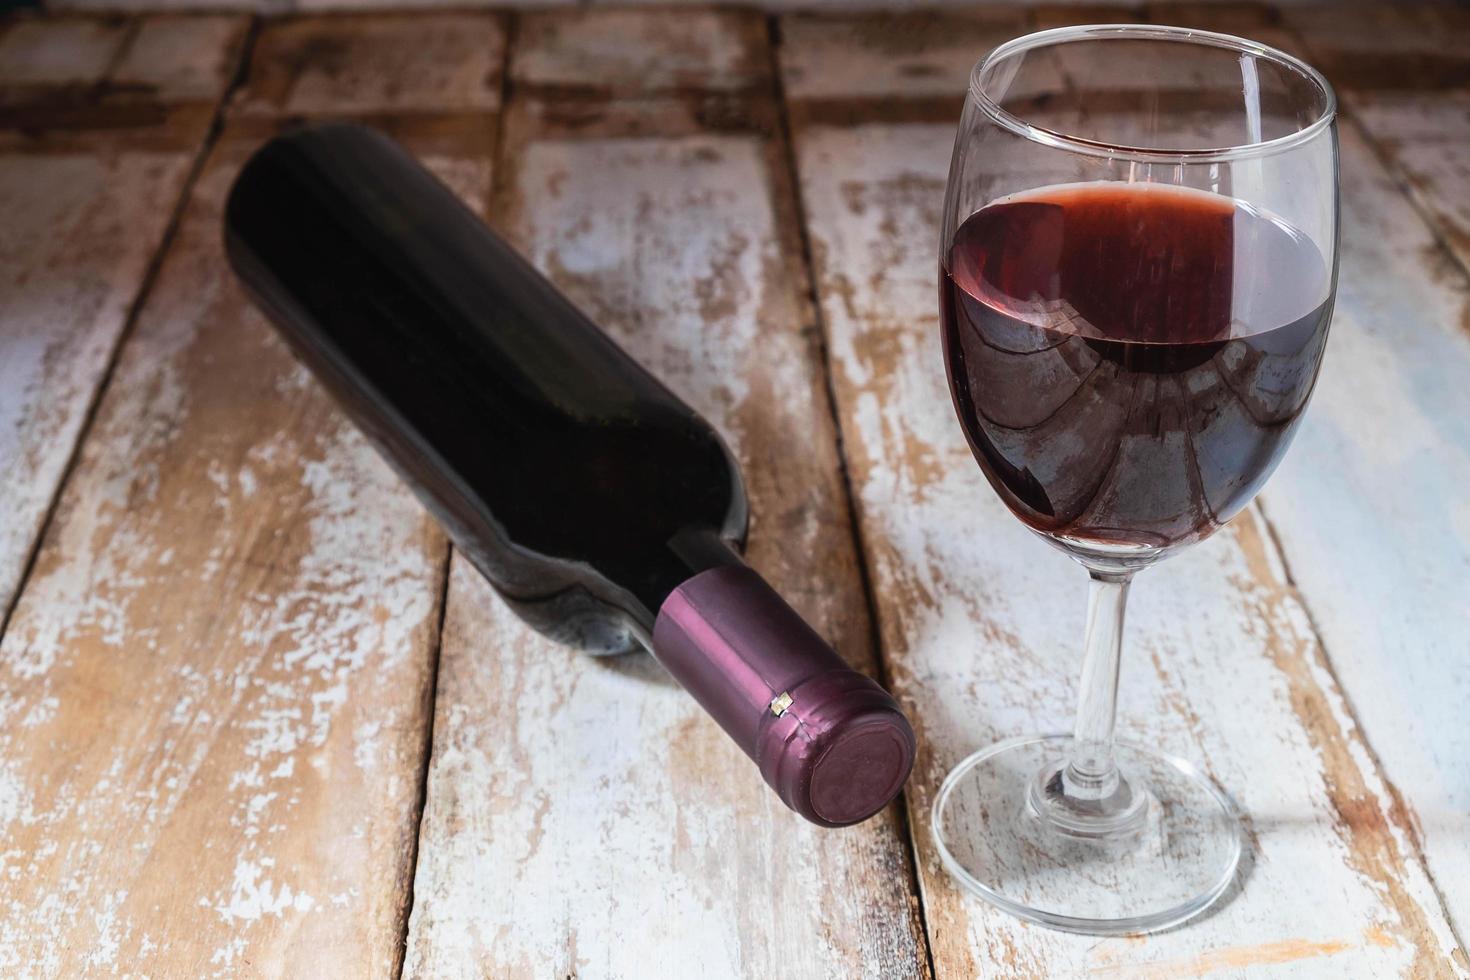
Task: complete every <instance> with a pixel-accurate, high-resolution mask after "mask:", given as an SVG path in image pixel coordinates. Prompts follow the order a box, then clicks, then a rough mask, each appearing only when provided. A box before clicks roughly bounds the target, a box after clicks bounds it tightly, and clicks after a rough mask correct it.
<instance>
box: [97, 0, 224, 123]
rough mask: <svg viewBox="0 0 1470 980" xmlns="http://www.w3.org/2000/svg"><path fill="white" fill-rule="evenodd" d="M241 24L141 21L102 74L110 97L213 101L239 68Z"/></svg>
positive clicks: (192, 18) (173, 18)
mask: <svg viewBox="0 0 1470 980" xmlns="http://www.w3.org/2000/svg"><path fill="white" fill-rule="evenodd" d="M246 26H247V21H246V20H245V18H243V17H232V16H227V15H221V14H155V15H153V16H149V17H144V18H141V19H140V20H139V21H138V26H137V29H136V30H135V31H134V33H133V35H132V37H131V38H130V39H129V41H128V44H127V45H126V46H125V47H124V48H123V51H122V54H121V56H120V57H119V59H118V61H117V63H116V64H115V65H114V66H113V69H112V72H111V74H110V75H109V76H108V86H109V88H110V89H111V93H110V94H113V95H115V96H121V95H126V96H128V97H130V98H146V99H149V100H152V101H156V102H165V103H172V102H187V101H191V100H196V99H209V98H215V97H217V96H218V95H219V94H220V93H221V92H223V91H224V90H225V87H226V86H227V85H228V84H229V82H230V79H231V77H232V76H233V75H234V73H235V70H236V68H237V67H238V66H239V63H240V56H241V45H243V44H244V41H245V29H246Z"/></svg>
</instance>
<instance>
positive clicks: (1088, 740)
mask: <svg viewBox="0 0 1470 980" xmlns="http://www.w3.org/2000/svg"><path fill="white" fill-rule="evenodd" d="M1091 575H1092V581H1091V584H1090V585H1089V587H1088V594H1087V639H1086V641H1085V642H1086V649H1085V653H1084V654H1083V658H1082V691H1081V694H1080V696H1079V697H1078V699H1077V724H1076V727H1075V728H1074V729H1073V731H1072V735H1073V739H1074V743H1073V744H1074V748H1073V753H1072V758H1071V759H1070V760H1069V761H1068V763H1067V768H1066V770H1065V772H1064V773H1063V776H1062V778H1063V781H1064V782H1065V784H1066V787H1067V792H1068V795H1075V796H1077V797H1080V798H1083V799H1089V798H1090V799H1099V798H1102V797H1107V796H1110V795H1112V793H1113V792H1114V791H1115V790H1116V789H1117V787H1118V767H1117V765H1116V764H1115V763H1114V761H1113V722H1114V715H1115V713H1116V711H1117V707H1118V665H1119V661H1120V658H1121V654H1122V652H1123V612H1124V609H1125V608H1126V606H1127V604H1128V586H1129V584H1130V583H1131V582H1132V581H1133V573H1132V572H1101V571H1096V570H1093V571H1092V572H1091Z"/></svg>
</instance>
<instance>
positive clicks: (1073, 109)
mask: <svg viewBox="0 0 1470 980" xmlns="http://www.w3.org/2000/svg"><path fill="white" fill-rule="evenodd" d="M1335 116H1336V100H1335V97H1334V95H1333V92H1332V89H1331V88H1330V86H1329V85H1328V84H1327V82H1326V81H1325V80H1324V79H1323V78H1322V76H1321V75H1320V74H1319V73H1318V72H1317V71H1315V70H1314V69H1312V68H1311V67H1310V66H1308V65H1306V64H1304V63H1303V62H1301V61H1300V60H1298V59H1296V58H1294V57H1292V56H1290V55H1287V54H1285V53H1283V52H1280V51H1277V50H1274V49H1272V48H1269V47H1266V46H1264V45H1261V44H1258V43H1255V42H1253V41H1248V40H1245V39H1242V38H1237V37H1231V36H1228V35H1224V34H1215V33H1209V32H1204V31H1193V30H1186V29H1182V28H1173V27H1157V26H1125V25H1100V26H1089V27H1073V28H1064V29H1060V30H1052V31H1043V32H1041V33H1038V34H1032V35H1029V36H1027V37H1022V38H1019V39H1017V40H1014V41H1011V42H1009V43H1007V44H1005V45H1003V46H1001V47H999V48H997V49H996V50H995V51H994V52H992V53H991V54H990V55H989V56H988V57H986V58H985V59H984V60H983V61H981V62H980V64H978V65H977V66H976V67H975V70H974V72H973V73H972V75H971V79H970V90H969V94H968V97H967V99H966V102H965V107H964V111H963V115H962V116H961V118H960V124H959V131H958V134H957V136H956V139H955V148H954V156H953V158H952V161H951V164H950V173H949V184H948V189H947V191H946V195H945V202H944V214H943V217H944V225H943V236H942V240H941V242H940V275H939V294H940V309H941V319H942V323H943V346H944V356H945V363H946V369H947V371H948V377H949V385H950V391H951V393H952V395H953V399H954V406H955V411H956V413H957V414H958V416H959V421H960V425H961V426H962V428H963V429H964V433H965V437H966V439H967V440H968V442H969V445H970V448H971V450H972V451H973V453H974V456H975V459H976V461H977V462H978V463H979V464H980V468H981V470H982V471H983V472H984V474H985V476H986V478H987V479H988V480H989V482H990V485H991V487H992V488H994V491H995V492H996V493H997V494H998V495H999V496H1000V498H1001V499H1002V500H1003V501H1004V502H1005V504H1006V506H1007V507H1008V508H1009V509H1010V510H1011V512H1012V513H1013V514H1014V515H1015V516H1016V517H1017V518H1018V519H1019V520H1021V521H1022V522H1023V523H1024V524H1025V525H1026V526H1027V527H1029V528H1030V529H1031V530H1032V531H1034V532H1035V533H1036V534H1037V535H1038V536H1039V537H1040V538H1041V539H1043V540H1044V541H1046V542H1048V543H1049V544H1051V545H1053V546H1055V547H1056V548H1059V549H1061V550H1062V551H1063V552H1065V553H1066V554H1067V555H1069V556H1071V557H1072V558H1074V559H1075V560H1076V561H1078V562H1079V563H1080V564H1081V565H1082V566H1083V567H1084V568H1085V569H1086V571H1087V573H1088V575H1089V576H1090V577H1091V585H1090V595H1089V600H1088V611H1087V626H1086V637H1085V641H1084V653H1083V660H1082V677H1081V682H1080V688H1079V689H1080V696H1079V702H1078V707H1077V715H1076V722H1075V726H1074V728H1073V731H1072V733H1071V734H1069V735H1023V736H1021V737H1017V738H1013V739H1010V740H1008V741H1005V742H1002V743H1000V744H998V745H992V746H990V747H988V748H983V749H981V750H980V751H978V752H976V753H974V754H973V755H971V756H970V757H969V758H967V759H965V760H964V761H962V762H961V763H960V764H959V765H958V766H956V767H955V769H954V770H953V771H952V772H950V774H949V776H948V777H947V778H946V780H945V782H944V784H943V786H942V787H941V789H940V792H939V794H938V795H937V797H936V799H935V803H934V811H933V814H932V816H933V833H934V837H935V841H936V844H937V846H938V849H939V853H940V855H941V857H942V859H943V861H944V863H945V865H946V867H947V868H948V869H949V870H950V872H951V873H952V874H953V875H954V876H955V877H956V878H957V879H958V880H959V881H960V882H961V883H963V884H964V885H965V886H966V887H967V888H969V889H970V890H971V891H973V892H975V893H977V894H979V895H980V896H982V897H984V898H985V899H987V900H988V901H990V902H992V903H994V904H996V905H998V906H1000V907H1001V908H1003V909H1006V910H1007V911H1009V912H1011V913H1013V914H1015V915H1018V916H1021V917H1023V918H1026V919H1030V920H1032V921H1036V922H1040V923H1042V924H1044V925H1048V926H1051V927H1054V928H1058V929H1066V930H1071V931H1076V932H1087V933H1097V934H1108V933H1124V932H1143V931H1149V930H1155V929H1161V928H1165V927H1168V926H1171V925H1175V924H1177V923H1179V922H1182V921H1184V920H1185V919H1188V918H1190V917H1191V916H1194V915H1197V914H1198V913H1200V912H1201V911H1203V910H1204V909H1206V908H1208V907H1209V906H1210V905H1211V904H1212V903H1214V902H1215V901H1217V900H1218V899H1219V898H1220V896H1221V895H1223V894H1225V893H1226V892H1227V891H1228V889H1229V886H1230V884H1231V882H1232V880H1233V879H1234V876H1235V874H1236V871H1237V868H1238V866H1239V862H1240V858H1241V851H1242V830H1241V826H1240V822H1239V819H1238V817H1237V815H1236V813H1235V811H1234V809H1233V807H1232V804H1231V802H1230V800H1229V797H1228V796H1227V795H1226V794H1225V793H1224V792H1222V791H1221V790H1220V789H1219V788H1217V787H1216V786H1215V785H1214V784H1213V783H1212V782H1211V781H1210V780H1209V779H1208V778H1206V777H1205V776H1204V775H1203V774H1201V773H1200V772H1199V770H1197V769H1196V768H1195V767H1194V766H1192V765H1191V764H1189V763H1188V762H1185V761H1183V760H1182V759H1179V758H1176V757H1174V756H1173V755H1171V754H1170V753H1169V752H1168V750H1167V747H1165V746H1158V745H1143V744H1137V743H1130V742H1127V741H1121V740H1115V739H1114V734H1113V728H1114V706H1115V703H1116V697H1117V689H1118V679H1119V666H1120V654H1121V648H1122V639H1123V614H1124V604H1125V602H1126V600H1127V596H1128V589H1129V584H1130V583H1131V581H1132V579H1133V577H1134V575H1135V574H1136V573H1137V572H1139V571H1141V570H1143V569H1145V568H1148V567H1150V566H1152V565H1154V564H1156V563H1158V562H1160V561H1162V560H1163V559H1165V558H1167V557H1169V556H1171V555H1173V554H1175V553H1177V552H1178V551H1180V550H1181V549H1183V548H1186V547H1188V546H1190V545H1192V544H1194V543H1196V542H1198V541H1201V540H1203V539H1204V538H1206V537H1208V536H1209V535H1210V534H1212V533H1214V532H1215V531H1216V530H1218V529H1219V528H1220V527H1221V526H1222V525H1223V524H1225V523H1226V522H1227V521H1228V520H1230V518H1231V517H1232V516H1234V515H1235V514H1237V513H1238V512H1239V511H1240V510H1241V509H1242V508H1243V507H1245V506H1246V504H1248V503H1249V502H1250V500H1251V499H1252V497H1254V496H1255V494H1256V492H1257V491H1259V490H1260V488H1261V486H1262V484H1263V483H1265V481H1266V479H1267V477H1269V476H1270V474H1271V472H1272V470H1274V469H1275V467H1276V465H1277V463H1278V462H1280V460H1281V457H1282V455H1283V454H1284V453H1285V452H1286V449H1287V447H1288V445H1289V444H1290V442H1291V440H1292V436H1293V435H1294V434H1295V432H1296V430H1297V428H1298V426H1299V425H1300V423H1301V420H1302V415H1303V412H1304V410H1305V409H1306V406H1307V401H1308V399H1309V398H1310V396H1311V393H1312V388H1313V386H1314V385H1315V383H1316V378H1317V373H1318V369H1319V367H1320V365H1321V363H1322V353H1323V348H1324V346H1325V344H1326V341H1327V332H1328V323H1329V321H1330V319H1331V315H1332V303H1333V296H1334V292H1335V289H1336V282H1337V254H1336V248H1337V223H1338V178H1337V133H1336V124H1335ZM1160 574H1161V575H1163V574H1167V573H1166V572H1165V573H1160ZM1154 587H1156V588H1167V587H1168V585H1167V582H1166V581H1164V580H1162V579H1160V580H1159V581H1158V582H1156V583H1155V585H1154Z"/></svg>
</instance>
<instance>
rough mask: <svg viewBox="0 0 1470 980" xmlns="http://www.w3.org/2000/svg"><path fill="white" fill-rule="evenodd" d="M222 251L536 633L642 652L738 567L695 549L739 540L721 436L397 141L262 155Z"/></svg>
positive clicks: (276, 145) (356, 141) (239, 190)
mask: <svg viewBox="0 0 1470 980" xmlns="http://www.w3.org/2000/svg"><path fill="white" fill-rule="evenodd" d="M283 214H289V215H290V219H289V220H282V217H281V216H282V215H283ZM226 245H227V248H228V249H229V252H230V257H231V260H232V261H233V262H234V264H235V266H236V268H237V269H239V270H240V271H241V277H242V279H243V280H244V281H245V283H246V284H247V288H249V289H250V291H251V293H252V296H253V297H254V298H255V299H256V301H257V302H258V303H259V304H260V305H262V306H263V307H265V308H266V309H267V310H268V311H269V312H270V313H271V315H272V317H273V319H275V320H276V321H277V322H278V323H291V324H299V323H303V322H305V323H310V324H311V329H309V330H303V329H283V330H282V333H283V335H284V336H285V337H286V339H287V340H288V342H289V343H290V344H291V345H292V347H293V348H294V349H295V351H296V352H297V354H298V355H299V356H300V357H301V358H302V359H303V360H305V361H306V362H307V364H308V365H309V366H310V367H311V368H312V370H313V372H314V373H315V374H316V375H317V376H318V377H319V378H321V379H322V381H323V382H324V383H325V384H326V385H327V386H328V387H329V388H330V389H331V391H332V393H333V395H334V396H335V397H336V398H337V400H338V401H339V403H341V404H342V405H344V407H346V409H347V411H348V412H349V413H350V414H351V415H352V417H353V419H354V420H355V421H356V422H357V423H358V424H359V426H361V427H362V428H363V430H364V431H365V432H366V433H367V435H368V436H369V438H370V439H372V440H373V441H374V442H375V443H376V444H377V447H378V448H379V449H380V450H381V451H382V453H383V455H384V456H385V457H386V458H388V459H389V460H390V461H391V462H392V463H393V465H394V466H395V467H396V468H397V469H398V470H399V472H400V474H401V475H402V476H403V477H404V479H405V480H406V482H408V483H409V485H410V486H412V487H414V489H415V491H416V492H417V493H418V495H419V496H420V498H421V499H422V500H423V501H424V503H425V504H426V505H427V506H428V507H429V509H430V510H431V511H432V512H433V513H434V515H435V517H437V518H438V519H439V521H440V522H441V523H442V524H444V526H445V527H446V529H448V530H449V532H450V534H451V536H452V538H453V539H454V541H455V542H456V544H458V545H459V546H460V548H461V549H462V550H463V551H464V552H465V554H466V556H467V557H468V558H470V560H471V561H472V562H473V563H474V564H475V566H476V567H477V568H478V569H479V571H480V572H481V574H483V575H484V576H485V577H486V578H487V579H488V580H489V581H490V582H491V584H492V585H494V586H495V588H496V590H497V592H499V594H500V595H501V596H502V597H503V598H504V599H505V600H506V602H507V603H508V604H509V605H510V606H511V608H512V609H514V610H515V611H516V612H517V614H519V615H520V616H521V617H522V618H523V619H525V620H526V621H527V622H528V623H530V624H531V625H532V626H534V627H535V628H537V629H538V630H540V631H542V632H544V633H546V634H548V635H550V636H552V637H553V638H555V639H557V640H560V641H563V642H568V643H571V644H574V645H576V646H579V647H582V648H583V649H586V650H588V651H589V652H593V653H617V652H625V651H627V650H630V649H633V648H636V647H637V646H639V645H643V646H646V645H648V642H649V638H650V637H651V635H652V630H653V624H654V620H655V618H656V616H657V613H658V609H659V607H660V605H661V604H662V603H663V601H664V599H665V598H666V597H667V596H668V594H669V593H670V592H672V591H673V589H674V588H676V587H677V586H678V585H679V584H680V582H682V581H684V580H685V579H687V578H689V577H690V576H691V575H693V574H695V573H697V572H699V571H701V570H703V567H707V566H705V565H702V564H701V562H712V563H724V562H725V561H728V560H730V559H729V558H727V557H726V556H723V555H720V554H719V551H720V550H721V549H719V548H718V547H714V546H712V545H711V544H710V542H708V541H705V542H702V543H701V541H700V540H699V539H701V538H713V539H724V540H726V541H729V542H731V543H733V544H734V545H735V546H736V547H739V545H740V544H741V543H743V540H744V535H745V527H746V522H747V505H746V499H745V493H744V490H743V487H742V485H741V479H740V474H739V469H738V467H737V466H736V464H735V462H734V461H733V459H732V458H731V456H730V453H729V451H728V449H727V448H726V447H725V445H724V443H723V441H722V440H721V439H720V437H719V435H718V434H717V433H716V432H715V431H714V429H713V428H711V427H710V426H709V424H708V423H707V422H705V421H704V420H703V419H702V418H700V417H699V416H698V415H697V414H696V413H694V412H693V411H692V410H691V409H689V408H688V407H687V406H686V405H684V404H683V403H682V402H681V401H679V399H678V398H677V397H675V396H674V395H673V394H672V393H671V392H669V391H668V389H667V388H666V387H665V386H664V385H663V384H662V383H661V382H659V381H658V379H656V378H654V377H653V376H652V375H651V374H649V373H648V372H647V371H646V370H644V369H643V368H642V367H641V366H640V365H638V364H637V363H636V362H635V361H633V360H632V359H631V358H629V357H627V356H626V355H625V354H624V353H623V352H622V351H621V350H619V349H618V348H617V347H616V345H615V344H614V343H613V342H612V341H611V340H610V339H609V338H608V337H607V336H606V334H604V333H603V332H602V331H601V330H600V329H599V328H598V327H597V326H596V325H595V324H593V323H592V322H591V321H589V320H588V319H587V317H586V316H585V315H583V314H582V313H581V312H580V311H579V310H578V309H577V308H576V307H575V306H573V305H572V304H571V303H570V302H568V301H567V300H566V299H565V298H564V297H563V296H561V294H560V293H558V292H557V291H556V290H554V289H552V288H550V287H549V284H547V283H545V281H544V280H543V279H541V278H540V277H539V275H537V274H536V273H535V271H534V269H532V268H531V267H530V266H529V264H528V263H526V261H525V260H524V259H523V258H521V256H520V255H519V254H517V253H516V252H515V250H514V249H513V248H511V247H510V246H509V245H507V244H506V243H505V242H504V241H503V240H501V239H499V238H498V237H496V236H493V235H490V234H487V233H486V231H485V229H484V227H483V225H482V224H481V223H480V222H479V221H478V220H477V219H476V218H475V217H474V216H473V215H472V214H470V213H469V212H468V211H467V210H466V209H465V208H464V206H463V205H462V204H460V202H459V201H458V199H457V198H455V197H454V195H453V194H452V192H450V191H449V190H448V189H447V188H445V187H444V186H443V185H441V184H440V183H439V182H438V181H436V180H435V179H434V178H433V177H432V176H431V175H429V174H428V173H427V172H426V171H424V170H423V169H422V168H421V167H419V166H418V164H417V163H416V162H414V161H413V160H412V158H411V157H409V156H408V155H407V154H405V153H403V152H402V151H401V150H400V149H399V148H398V147H397V146H396V145H394V144H392V143H391V142H389V141H388V140H386V138H384V137H381V136H379V135H378V134H376V133H374V132H372V131H370V130H365V129H361V128H358V127H351V126H324V127H315V128H312V129H307V130H302V131H300V132H298V133H297V134H295V135H293V136H291V137H288V138H287V139H285V140H277V141H275V142H273V143H271V144H269V145H267V147H266V148H265V149H263V150H262V151H261V152H260V154H259V155H257V156H256V157H255V158H253V159H252V160H251V162H250V163H249V164H247V166H246V168H245V170H244V172H243V173H242V175H241V178H240V180H239V181H238V183H237V184H236V188H235V190H234V192H233V193H232V194H231V197H230V202H229V206H228V209H227V216H226ZM267 264H268V266H269V268H266V265H267ZM344 283H346V284H352V285H351V288H344V286H343V284H344ZM591 488H596V492H595V493H589V490H590V489H591ZM675 542H683V543H684V545H685V546H684V547H683V548H679V547H678V546H677V545H676V544H675Z"/></svg>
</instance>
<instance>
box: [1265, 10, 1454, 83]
mask: <svg viewBox="0 0 1470 980" xmlns="http://www.w3.org/2000/svg"><path fill="white" fill-rule="evenodd" d="M1467 19H1470V15H1467V13H1466V11H1464V10H1458V9H1455V8H1450V7H1446V8H1443V9H1440V8H1438V7H1434V6H1428V5H1426V6H1420V5H1416V4H1372V5H1367V6H1362V7H1354V8H1353V10H1352V13H1351V15H1349V16H1344V15H1343V13H1342V11H1341V10H1339V9H1336V8H1334V7H1332V6H1323V7H1311V6H1303V7H1298V8H1290V9H1289V10H1288V11H1286V12H1285V20H1286V22H1287V23H1288V24H1289V25H1290V26H1291V27H1292V28H1293V29H1294V30H1295V31H1296V32H1297V33H1298V34H1299V35H1301V37H1302V38H1304V39H1305V40H1306V41H1307V42H1308V48H1309V49H1310V51H1311V53H1312V58H1313V60H1314V62H1315V63H1316V65H1317V67H1318V68H1320V69H1321V70H1322V71H1323V72H1324V73H1325V74H1326V75H1327V77H1328V78H1330V79H1332V84H1333V85H1335V86H1337V87H1338V88H1339V89H1343V90H1346V91H1348V92H1352V91H1357V90H1363V89H1439V88H1452V87H1459V86H1464V85H1467V84H1470V52H1467V51H1466V50H1465V47H1464V31H1465V25H1466V22H1467Z"/></svg>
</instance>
